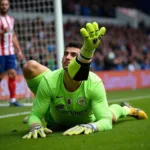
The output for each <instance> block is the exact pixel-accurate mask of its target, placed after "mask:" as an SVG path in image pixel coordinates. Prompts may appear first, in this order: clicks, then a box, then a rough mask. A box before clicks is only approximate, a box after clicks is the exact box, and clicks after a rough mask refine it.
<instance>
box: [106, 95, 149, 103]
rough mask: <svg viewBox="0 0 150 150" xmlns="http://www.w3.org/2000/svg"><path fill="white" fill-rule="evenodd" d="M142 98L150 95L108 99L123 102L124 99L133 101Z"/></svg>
mask: <svg viewBox="0 0 150 150" xmlns="http://www.w3.org/2000/svg"><path fill="white" fill-rule="evenodd" d="M142 98H150V95H147V96H137V97H128V98H120V99H115V100H108V102H122V101H132V100H138V99H142Z"/></svg>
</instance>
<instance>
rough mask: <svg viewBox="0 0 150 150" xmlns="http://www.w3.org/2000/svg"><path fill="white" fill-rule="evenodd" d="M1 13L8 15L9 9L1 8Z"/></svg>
mask: <svg viewBox="0 0 150 150" xmlns="http://www.w3.org/2000/svg"><path fill="white" fill-rule="evenodd" d="M0 13H1V14H2V15H6V14H7V13H8V9H5V10H3V9H2V10H0Z"/></svg>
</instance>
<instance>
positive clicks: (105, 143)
mask: <svg viewBox="0 0 150 150" xmlns="http://www.w3.org/2000/svg"><path fill="white" fill-rule="evenodd" d="M147 95H150V89H140V90H135V91H121V92H120V91H119V92H108V94H107V96H108V99H109V100H114V99H120V98H128V97H132V99H133V97H137V96H147ZM115 103H116V102H115ZM117 103H119V102H117ZM130 103H131V104H132V105H134V106H135V107H140V108H142V109H144V110H145V111H146V113H147V114H148V116H150V109H149V108H150V98H146V99H139V100H131V101H130ZM110 104H111V102H110ZM30 109H31V108H30V107H21V108H15V107H0V116H1V115H4V114H11V113H18V112H25V111H30ZM24 117H25V115H20V116H16V117H9V118H3V119H0V128H1V130H0V150H16V149H18V150H27V149H28V150H32V149H35V150H48V149H49V150H94V149H96V150H97V149H100V150H133V149H134V150H150V120H136V119H134V118H130V117H127V118H124V119H119V120H118V123H116V124H114V126H113V129H112V130H111V131H105V132H98V133H94V134H90V135H78V136H63V135H62V132H55V133H53V134H50V135H48V137H47V138H44V139H43V138H39V139H30V140H24V139H22V136H23V135H25V134H26V133H27V132H28V129H27V125H26V124H23V123H22V121H23V118H24Z"/></svg>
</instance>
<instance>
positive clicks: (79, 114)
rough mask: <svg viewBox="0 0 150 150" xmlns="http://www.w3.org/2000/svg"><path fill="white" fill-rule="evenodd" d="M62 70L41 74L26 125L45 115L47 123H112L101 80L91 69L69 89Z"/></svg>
mask: <svg viewBox="0 0 150 150" xmlns="http://www.w3.org/2000/svg"><path fill="white" fill-rule="evenodd" d="M63 76H64V70H63V69H59V70H56V71H54V72H48V73H46V74H45V75H44V77H43V79H42V81H41V82H40V85H39V87H38V91H37V94H36V97H35V100H34V104H33V107H32V111H31V114H30V117H29V121H28V125H29V126H30V125H31V124H32V123H35V122H36V123H40V124H41V118H43V116H44V117H45V120H46V122H47V123H48V124H51V123H52V124H53V123H56V124H59V125H62V126H65V127H72V126H74V125H77V124H87V123H91V122H95V124H96V125H97V127H98V130H99V131H103V130H109V129H110V128H111V127H112V121H111V120H112V119H111V113H110V111H109V107H108V103H107V98H106V92H105V88H104V86H103V83H102V80H101V79H100V78H99V77H98V76H97V75H96V74H94V73H92V72H90V73H89V76H88V80H86V81H82V83H81V85H80V87H79V88H78V89H77V90H76V91H74V92H68V91H67V90H66V89H65V87H64V82H63Z"/></svg>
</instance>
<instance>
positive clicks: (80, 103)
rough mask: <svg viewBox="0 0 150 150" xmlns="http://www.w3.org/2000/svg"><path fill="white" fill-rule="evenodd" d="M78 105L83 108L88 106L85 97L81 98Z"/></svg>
mask: <svg viewBox="0 0 150 150" xmlns="http://www.w3.org/2000/svg"><path fill="white" fill-rule="evenodd" d="M78 104H79V105H81V106H84V105H85V104H86V101H85V98H84V97H79V99H78Z"/></svg>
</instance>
